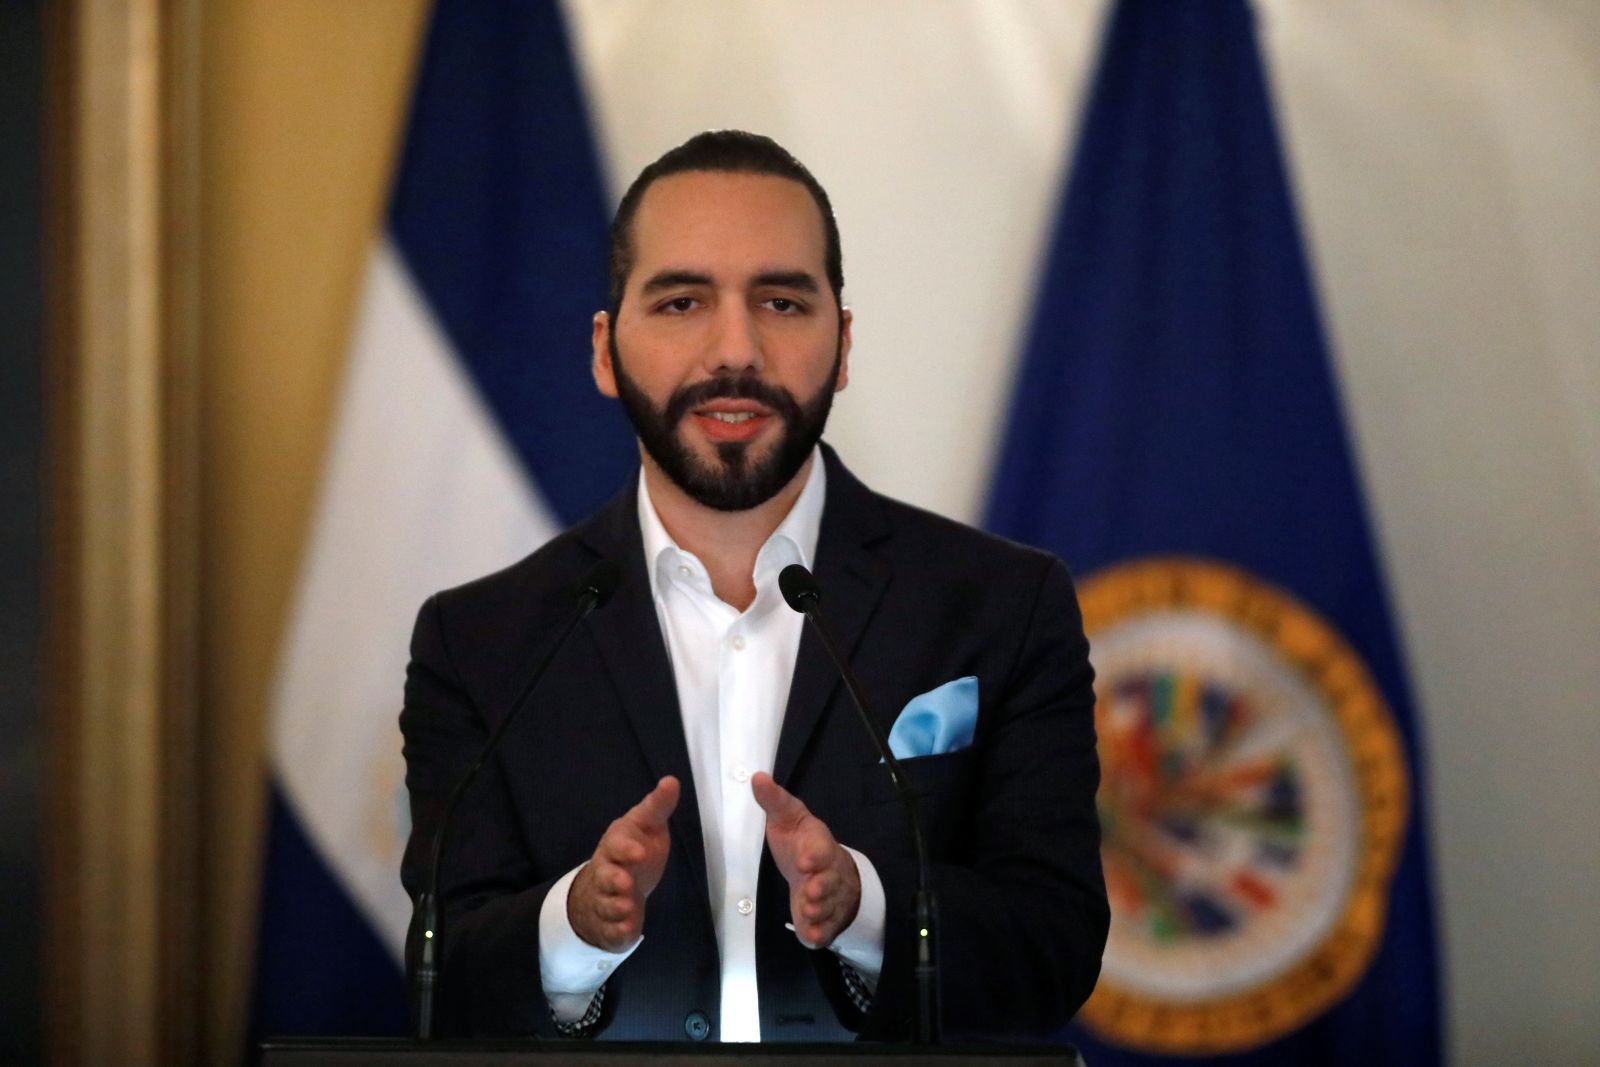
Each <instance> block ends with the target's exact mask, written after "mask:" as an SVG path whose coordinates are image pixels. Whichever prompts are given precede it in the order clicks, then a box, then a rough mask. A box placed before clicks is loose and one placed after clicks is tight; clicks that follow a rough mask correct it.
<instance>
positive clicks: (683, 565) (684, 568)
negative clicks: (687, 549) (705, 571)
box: [678, 563, 694, 578]
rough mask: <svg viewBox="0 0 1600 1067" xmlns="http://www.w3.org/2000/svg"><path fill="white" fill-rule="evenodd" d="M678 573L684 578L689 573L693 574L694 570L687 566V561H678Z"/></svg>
mask: <svg viewBox="0 0 1600 1067" xmlns="http://www.w3.org/2000/svg"><path fill="white" fill-rule="evenodd" d="M678 573H679V574H681V575H683V576H684V577H685V578H687V577H689V576H690V575H691V574H693V573H694V571H693V570H692V569H690V567H689V565H688V564H687V563H680V564H678Z"/></svg>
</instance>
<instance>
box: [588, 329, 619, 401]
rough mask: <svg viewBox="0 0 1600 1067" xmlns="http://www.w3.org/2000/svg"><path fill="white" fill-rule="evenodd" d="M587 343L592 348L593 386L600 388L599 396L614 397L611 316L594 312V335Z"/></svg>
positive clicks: (615, 382) (615, 373) (591, 368)
mask: <svg viewBox="0 0 1600 1067" xmlns="http://www.w3.org/2000/svg"><path fill="white" fill-rule="evenodd" d="M589 343H590V345H591V346H592V347H593V349H594V358H593V360H592V361H591V362H590V364H589V370H590V372H591V373H593V374H594V387H595V388H596V389H598V390H600V395H601V396H609V397H611V398H612V399H616V395H617V371H616V368H615V367H613V366H612V365H611V316H610V315H607V314H606V313H605V312H604V311H596V312H595V313H594V335H593V337H591V338H590V341H589Z"/></svg>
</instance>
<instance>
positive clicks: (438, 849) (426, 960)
mask: <svg viewBox="0 0 1600 1067" xmlns="http://www.w3.org/2000/svg"><path fill="white" fill-rule="evenodd" d="M621 578H622V572H621V570H620V569H619V568H618V567H617V565H616V564H615V563H613V562H611V561H610V560H608V559H602V560H600V561H598V562H597V563H595V564H594V565H593V566H591V567H590V568H589V569H588V570H587V571H585V572H584V575H583V578H582V580H581V581H579V582H578V587H577V590H576V592H575V593H574V596H573V612H572V616H571V618H569V619H568V620H567V624H566V626H565V627H564V628H563V629H562V631H561V633H560V635H559V636H558V637H557V638H556V641H555V644H553V645H551V646H550V651H549V652H547V653H545V657H544V659H543V660H541V661H540V662H539V666H538V667H537V668H536V669H535V670H534V672H533V674H532V675H530V676H529V678H528V681H527V684H526V685H524V686H523V687H522V692H521V693H520V694H518V696H517V701H516V703H515V704H513V705H511V710H510V711H509V712H508V713H507V714H506V717H505V718H503V719H501V720H500V724H499V725H498V726H496V727H495V728H494V732H493V733H491V734H490V735H489V740H488V742H487V743H485V744H484V746H483V751H482V752H480V753H478V758H477V759H476V760H474V761H473V764H472V766H471V767H469V768H467V773H466V774H463V775H462V776H461V779H460V780H459V781H458V782H456V785H455V788H454V789H452V790H451V791H450V796H449V798H448V799H447V800H446V801H445V802H444V810H443V811H442V812H441V813H440V815H439V824H438V826H437V827H435V829H434V831H433V859H432V862H431V863H430V864H429V866H428V884H427V888H426V889H424V890H423V892H422V894H421V895H420V896H418V897H417V906H416V910H415V911H414V912H413V913H412V917H411V922H412V928H413V929H416V930H420V931H421V941H420V943H419V949H418V952H417V966H416V969H415V970H414V971H413V972H412V979H411V999H412V1021H413V1027H414V1029H413V1036H414V1037H416V1038H418V1039H420V1040H424V1041H425V1040H428V1039H431V1038H432V1037H433V1014H434V1012H433V1008H434V999H435V998H436V997H437V995H438V992H439V941H440V935H441V934H442V932H443V931H442V930H441V929H440V921H439V861H440V859H441V858H442V857H443V856H444V846H445V842H446V840H447V839H448V838H449V831H450V819H451V816H453V815H454V814H455V810H456V805H457V804H458V803H459V802H460V800H461V797H462V795H463V794H464V793H466V791H467V787H468V786H470V785H471V784H472V781H473V779H474V778H476V777H477V776H478V772H479V771H481V770H482V769H483V765H484V764H485V763H487V762H489V757H490V756H492V755H493V754H494V750H495V748H496V747H497V746H498V745H499V744H500V738H501V737H502V736H503V735H504V734H505V732H506V727H508V726H510V725H511V722H512V720H513V719H515V718H516V717H517V714H518V713H519V712H521V711H522V709H523V708H524V707H526V706H527V704H528V698H529V697H530V696H532V695H533V690H534V687H535V686H537V685H538V684H539V679H540V678H543V677H544V672H545V670H546V669H547V668H548V667H549V666H550V662H551V661H552V660H554V659H555V658H556V653H557V652H560V651H561V648H562V646H563V645H565V644H566V643H567V638H568V637H570V636H572V631H573V630H574V629H576V628H577V626H578V623H580V622H582V621H583V619H584V616H586V615H588V614H589V613H590V612H591V611H593V610H595V609H596V608H598V607H602V606H603V605H604V604H605V602H606V601H607V600H610V599H611V594H612V593H614V592H616V590H617V583H618V582H619V581H621Z"/></svg>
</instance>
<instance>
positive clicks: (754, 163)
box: [606, 130, 844, 322]
mask: <svg viewBox="0 0 1600 1067" xmlns="http://www.w3.org/2000/svg"><path fill="white" fill-rule="evenodd" d="M695 170H704V171H720V172H723V173H728V174H771V175H773V176H775V177H779V178H788V179H790V180H791V181H797V182H799V183H800V184H801V185H803V186H805V187H806V192H808V193H810V194H811V199H812V200H814V201H815V202H816V205H817V210H818V211H820V212H821V213H822V233H823V245H824V247H823V264H824V267H825V269H826V270H827V272H828V285H829V287H830V288H832V289H833V299H834V302H835V303H837V304H839V306H840V307H843V306H844V304H843V300H842V296H841V294H842V293H843V292H844V253H843V252H842V251H841V250H840V248H839V223H838V221H837V220H835V219H834V217H833V205H832V204H831V203H829V201H828V194H827V192H826V191H825V190H824V189H823V188H822V185H821V183H820V182H818V181H817V179H816V178H814V177H812V175H811V172H810V171H809V170H807V169H806V165H805V164H804V163H802V162H800V161H799V160H798V159H796V158H794V156H793V155H791V154H790V153H789V150H788V149H786V148H784V147H783V146H782V145H780V144H779V143H778V142H777V141H774V140H773V139H772V138H770V137H763V136H762V135H761V134H759V133H747V132H745V131H744V130H707V131H706V132H704V133H698V134H695V135H694V136H693V137H691V138H689V139H688V140H687V141H685V142H683V144H681V145H679V146H678V147H676V148H674V149H672V150H670V151H668V152H667V153H666V154H665V155H663V156H661V158H659V159H657V160H656V161H655V162H654V163H652V164H650V165H649V166H648V167H646V168H644V170H642V171H640V172H639V176H638V177H637V178H635V179H633V184H632V185H630V186H628V191H627V192H625V193H623V194H622V202H621V203H620V204H618V205H617V214H616V216H615V217H614V218H612V220H611V259H610V285H609V287H608V291H607V294H606V305H607V310H609V311H610V313H611V318H612V321H613V322H615V321H616V317H617V312H618V311H619V310H621V308H622V291H623V289H624V288H626V287H627V284H628V273H629V272H630V271H632V270H633V216H634V214H635V213H636V212H637V211H638V210H639V201H640V200H643V199H644V194H645V190H647V189H649V188H650V186H651V184H653V183H654V182H655V181H656V179H658V178H665V177H666V176H667V175H669V174H682V173H684V172H685V171H695Z"/></svg>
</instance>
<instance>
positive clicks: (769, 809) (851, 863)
mask: <svg viewBox="0 0 1600 1067" xmlns="http://www.w3.org/2000/svg"><path fill="white" fill-rule="evenodd" d="M750 788H751V789H752V790H754V791H755V796H756V803H757V804H760V805H761V810H762V811H765V812H766V813H767V848H769V849H771V850H772V858H773V860H774V861H776V863H777V864H778V870H779V871H781V872H782V873H783V878H784V881H786V882H788V883H789V913H790V915H791V916H792V917H793V922H794V932H795V933H796V934H797V935H799V937H800V940H801V941H802V942H803V943H804V944H806V945H807V946H808V947H810V948H826V947H827V946H829V945H831V944H833V939H834V938H836V937H838V936H839V934H840V933H841V932H842V931H843V930H844V929H845V927H847V926H849V925H850V924H851V923H852V922H854V921H855V918H856V911H857V909H859V908H860V907H861V874H860V872H858V871H857V870H856V861H855V860H854V859H852V858H851V857H850V853H848V852H846V851H845V850H844V849H843V848H842V847H841V846H840V845H839V842H837V841H835V840H834V839H833V834H832V832H831V831H829V829H828V827H827V825H826V824H825V823H824V822H823V821H822V820H821V819H819V818H817V817H816V816H815V815H813V814H811V812H810V811H809V810H808V809H807V808H806V806H805V805H804V804H802V803H801V802H800V800H799V798H798V797H796V796H795V795H794V794H793V793H790V792H789V791H788V790H787V789H785V788H783V786H781V785H779V784H778V783H777V782H774V781H773V780H772V775H770V774H766V773H765V772H760V771H758V772H757V773H756V774H754V775H752V776H751V778H750Z"/></svg>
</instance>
